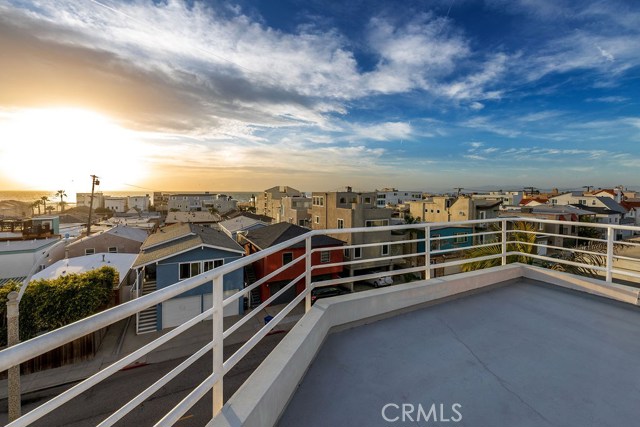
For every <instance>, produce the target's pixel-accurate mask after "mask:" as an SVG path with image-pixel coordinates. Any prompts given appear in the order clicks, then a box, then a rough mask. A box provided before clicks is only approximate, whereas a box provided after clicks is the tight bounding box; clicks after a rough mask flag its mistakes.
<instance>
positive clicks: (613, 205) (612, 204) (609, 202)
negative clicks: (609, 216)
mask: <svg viewBox="0 0 640 427" xmlns="http://www.w3.org/2000/svg"><path fill="white" fill-rule="evenodd" d="M597 199H598V200H599V201H600V202H602V203H604V205H605V206H606V207H607V208H608V209H611V210H612V211H614V212H618V213H621V214H625V213H627V210H626V209H625V208H624V207H622V206H621V205H620V203H618V202H616V201H615V200H613V199H612V198H610V197H598V198H597Z"/></svg>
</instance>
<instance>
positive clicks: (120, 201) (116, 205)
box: [104, 196, 127, 212]
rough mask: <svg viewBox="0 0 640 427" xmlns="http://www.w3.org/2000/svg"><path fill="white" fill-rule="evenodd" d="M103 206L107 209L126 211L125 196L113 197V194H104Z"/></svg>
mask: <svg viewBox="0 0 640 427" xmlns="http://www.w3.org/2000/svg"><path fill="white" fill-rule="evenodd" d="M104 207H105V209H109V210H110V211H114V212H126V211H127V198H126V197H115V196H105V197H104Z"/></svg>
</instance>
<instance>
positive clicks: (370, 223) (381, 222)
mask: <svg viewBox="0 0 640 427" xmlns="http://www.w3.org/2000/svg"><path fill="white" fill-rule="evenodd" d="M385 225H389V220H388V219H368V220H366V221H365V222H364V226H365V227H382V226H385Z"/></svg>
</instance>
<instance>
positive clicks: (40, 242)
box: [0, 237, 64, 282]
mask: <svg viewBox="0 0 640 427" xmlns="http://www.w3.org/2000/svg"><path fill="white" fill-rule="evenodd" d="M59 241H60V238H57V237H55V238H49V239H33V240H8V241H5V242H0V281H1V282H5V281H7V280H9V279H15V280H18V281H21V280H23V279H24V278H25V277H26V276H27V275H28V274H29V273H30V272H31V270H32V269H33V268H34V267H35V265H36V263H38V262H39V264H40V265H39V268H46V267H47V266H49V265H50V264H51V263H52V262H55V261H57V260H59V259H61V258H62V257H63V256H64V247H63V246H64V245H59V246H56V248H55V249H54V250H53V251H51V252H50V253H49V254H47V252H48V251H50V250H51V247H52V246H53V245H54V244H56V243H57V242H59ZM43 256H44V259H42V258H43Z"/></svg>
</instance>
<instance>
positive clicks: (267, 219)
mask: <svg viewBox="0 0 640 427" xmlns="http://www.w3.org/2000/svg"><path fill="white" fill-rule="evenodd" d="M240 216H243V217H246V218H251V219H257V220H258V221H262V222H264V223H266V224H271V223H272V222H273V218H271V217H270V216H267V215H258V214H256V213H253V212H242V211H236V212H233V213H231V214H229V215H227V216H226V217H227V218H229V219H233V218H237V217H240Z"/></svg>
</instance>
